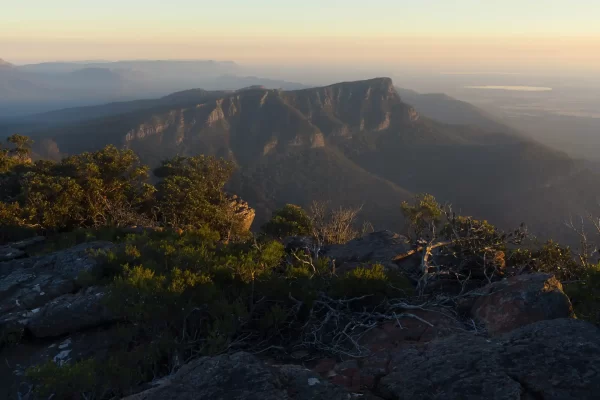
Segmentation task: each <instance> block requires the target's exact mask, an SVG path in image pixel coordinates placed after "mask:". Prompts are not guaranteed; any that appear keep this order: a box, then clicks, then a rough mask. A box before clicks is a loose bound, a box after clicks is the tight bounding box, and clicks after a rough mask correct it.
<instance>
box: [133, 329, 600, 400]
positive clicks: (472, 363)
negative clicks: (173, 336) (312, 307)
mask: <svg viewBox="0 0 600 400" xmlns="http://www.w3.org/2000/svg"><path fill="white" fill-rule="evenodd" d="M385 362H386V365H385V367H384V368H382V369H380V370H379V373H378V374H376V375H373V373H372V372H369V371H370V368H373V367H374V364H372V363H370V362H369V361H368V360H347V361H342V362H337V361H336V360H335V359H324V360H321V362H319V363H318V364H317V365H316V366H315V367H314V372H311V371H309V370H307V369H305V368H303V367H300V366H295V365H269V364H267V363H265V362H263V361H260V360H259V359H258V358H257V357H255V356H253V355H250V354H248V353H243V352H241V353H235V354H231V355H220V356H216V357H203V358H200V359H198V360H196V361H193V362H191V363H189V364H187V365H185V366H184V367H182V368H181V369H180V370H179V371H178V372H176V373H175V374H174V375H172V376H169V377H167V378H164V379H162V380H160V381H158V382H156V386H155V387H153V388H150V389H148V390H146V391H144V392H141V393H138V394H136V395H133V396H129V397H127V398H126V400H159V399H160V400H163V399H165V400H169V399H173V400H174V399H181V400H186V399H204V398H206V399H214V400H220V399H228V400H229V399H232V400H236V399H237V400H253V399H257V400H258V399H261V400H262V399H267V400H268V399H296V400H304V399H306V400H308V399H332V400H338V399H340V400H341V399H351V398H363V399H375V398H381V399H385V400H400V399H416V400H429V399H432V400H433V399H436V400H437V399H439V400H445V399H448V400H454V399H473V400H475V399H477V400H480V399H481V400H483V399H499V400H505V399H506V400H523V399H527V400H534V399H557V400H558V399H561V400H562V399H567V400H568V399H573V400H575V399H595V398H596V394H597V393H598V391H599V390H600V380H599V379H598V377H600V330H599V329H598V328H596V327H594V326H593V325H591V324H589V323H586V322H582V321H578V320H574V319H555V320H550V321H540V322H536V323H533V324H530V325H528V326H525V327H522V328H519V329H517V330H515V331H513V332H511V333H509V334H505V335H502V336H498V337H496V338H495V339H492V340H489V339H486V338H484V337H481V336H476V335H474V334H472V333H465V332H462V333H457V334H456V333H455V334H453V335H451V336H448V337H445V338H441V337H438V338H436V339H434V340H431V341H430V342H428V343H425V344H418V345H408V346H401V347H398V348H396V349H394V350H391V349H388V359H387V360H386V361H385ZM316 373H318V374H320V376H319V375H316ZM343 387H345V389H343ZM375 395H377V396H379V397H376V396H375Z"/></svg>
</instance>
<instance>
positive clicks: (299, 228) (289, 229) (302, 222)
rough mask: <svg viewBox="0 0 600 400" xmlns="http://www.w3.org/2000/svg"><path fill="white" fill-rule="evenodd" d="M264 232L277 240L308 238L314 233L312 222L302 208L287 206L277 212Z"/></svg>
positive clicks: (265, 226)
mask: <svg viewBox="0 0 600 400" xmlns="http://www.w3.org/2000/svg"><path fill="white" fill-rule="evenodd" d="M261 230H262V232H263V233H265V234H266V235H269V236H272V237H275V238H280V239H281V238H284V237H286V236H306V235H310V234H311V232H312V222H311V220H310V218H309V216H308V214H307V213H306V211H304V209H302V207H299V206H296V205H293V204H286V205H285V206H284V207H283V208H281V209H279V210H276V211H275V212H274V213H273V216H272V217H271V219H270V220H269V222H267V223H266V224H265V225H263V227H262V228H261Z"/></svg>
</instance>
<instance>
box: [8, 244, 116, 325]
mask: <svg viewBox="0 0 600 400" xmlns="http://www.w3.org/2000/svg"><path fill="white" fill-rule="evenodd" d="M113 246H114V245H113V244H112V243H110V242H91V243H83V244H80V245H78V246H75V247H72V248H70V249H66V250H61V251H57V252H55V253H52V254H48V255H43V256H37V257H30V258H23V259H17V260H12V261H7V262H2V263H0V314H5V313H9V312H17V311H26V310H30V309H34V308H37V307H40V306H42V305H44V304H46V303H47V302H48V301H50V300H52V299H54V298H56V297H58V296H61V295H63V294H67V293H71V292H73V291H74V290H75V289H76V284H75V282H76V279H77V277H78V276H79V274H80V273H81V272H83V271H89V270H91V269H92V268H93V267H95V266H96V265H97V259H96V255H95V254H94V252H96V251H98V250H108V249H110V248H112V247H113Z"/></svg>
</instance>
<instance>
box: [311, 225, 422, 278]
mask: <svg viewBox="0 0 600 400" xmlns="http://www.w3.org/2000/svg"><path fill="white" fill-rule="evenodd" d="M409 250H411V245H410V243H409V241H408V239H407V238H406V237H404V236H401V235H398V234H397V233H394V232H391V231H378V232H373V233H370V234H368V235H366V236H363V237H361V238H358V239H354V240H351V241H349V242H348V243H345V244H336V245H331V246H328V247H327V248H325V249H324V250H323V255H324V256H325V257H328V258H330V259H331V260H335V265H336V266H337V267H338V269H341V270H344V269H347V268H345V267H344V264H345V263H348V265H349V266H350V268H351V267H352V266H356V265H360V264H361V263H380V264H382V265H383V266H384V267H386V268H391V269H396V268H397V266H396V264H395V263H393V262H392V260H393V259H394V257H396V256H397V255H399V254H404V253H406V252H408V251H409ZM414 267H415V265H413V263H412V260H411V259H407V260H406V261H405V262H403V263H402V265H401V268H402V269H403V270H405V269H410V270H412V269H413V268H414Z"/></svg>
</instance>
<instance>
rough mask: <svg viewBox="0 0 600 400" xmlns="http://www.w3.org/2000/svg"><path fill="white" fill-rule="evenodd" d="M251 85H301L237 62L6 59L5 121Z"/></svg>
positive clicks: (1, 75)
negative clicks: (255, 71)
mask: <svg viewBox="0 0 600 400" xmlns="http://www.w3.org/2000/svg"><path fill="white" fill-rule="evenodd" d="M250 85H264V86H267V87H270V88H284V89H298V88H302V87H304V86H303V85H301V84H299V83H294V82H287V81H284V80H275V79H267V78H260V77H256V76H246V75H245V74H244V71H243V70H242V69H241V68H240V67H239V66H238V65H237V64H235V63H234V62H228V61H211V60H190V61H186V60H180V61H178V60H165V61H162V60H156V61H151V60H139V61H137V60H134V61H116V62H109V61H105V62H47V63H40V64H28V65H19V66H17V65H13V64H11V63H8V62H6V61H2V60H0V117H2V118H7V117H14V116H18V115H25V114H31V113H39V112H44V111H50V110H56V109H60V108H65V107H74V106H82V105H96V104H102V103H107V102H110V101H128V100H135V99H143V98H149V97H157V96H162V95H165V94H168V93H171V92H174V91H178V90H183V89H187V88H189V87H196V86H197V87H204V88H206V89H221V88H226V89H240V88H243V87H246V86H250Z"/></svg>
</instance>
